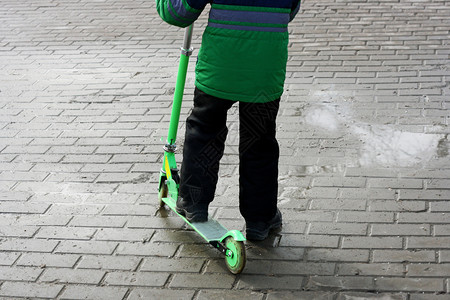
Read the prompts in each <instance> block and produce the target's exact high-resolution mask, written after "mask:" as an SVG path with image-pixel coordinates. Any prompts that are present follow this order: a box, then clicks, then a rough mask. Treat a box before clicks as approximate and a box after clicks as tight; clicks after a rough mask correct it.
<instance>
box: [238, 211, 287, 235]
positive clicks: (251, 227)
mask: <svg viewBox="0 0 450 300" xmlns="http://www.w3.org/2000/svg"><path fill="white" fill-rule="evenodd" d="M281 224H282V219H281V212H280V211H279V210H278V209H277V213H276V214H275V217H273V218H272V219H271V220H269V221H267V222H264V221H258V222H246V223H245V227H246V231H247V240H250V241H262V240H265V239H266V238H267V237H268V236H269V232H270V231H271V230H273V229H277V228H280V227H281Z"/></svg>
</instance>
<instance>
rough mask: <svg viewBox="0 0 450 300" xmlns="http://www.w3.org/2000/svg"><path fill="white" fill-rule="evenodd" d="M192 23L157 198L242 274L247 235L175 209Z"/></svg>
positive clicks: (230, 267)
mask: <svg viewBox="0 0 450 300" xmlns="http://www.w3.org/2000/svg"><path fill="white" fill-rule="evenodd" d="M192 31H193V25H190V26H189V27H187V28H186V31H185V33H184V42H183V47H182V48H181V56H180V63H179V66H178V75H177V82H176V86H175V94H174V99H173V105H172V114H171V116H170V124H169V133H168V137H167V143H166V145H165V146H164V159H163V166H162V168H161V171H160V176H159V189H158V199H159V204H160V206H161V208H162V207H164V206H165V205H167V206H168V207H169V208H170V209H172V210H173V211H174V212H175V213H176V214H177V215H178V216H180V217H181V218H182V219H183V220H184V221H185V222H186V223H187V224H188V225H189V226H190V227H192V228H193V229H194V230H195V231H196V232H197V233H198V234H200V236H201V237H203V238H204V239H205V240H206V241H207V242H208V243H210V244H211V245H212V246H213V247H214V248H216V249H218V250H219V251H220V252H221V253H222V254H223V255H225V264H226V266H227V268H228V270H230V272H231V273H233V274H239V273H241V272H242V270H243V269H244V267H245V262H246V255H245V247H244V241H245V237H244V236H243V234H242V233H241V232H240V231H238V230H230V231H228V230H227V229H226V228H225V227H224V226H223V225H222V224H220V223H219V222H218V221H217V220H214V219H212V218H211V217H208V221H207V222H201V223H200V222H198V223H195V222H192V223H191V222H189V221H188V220H187V219H186V218H185V217H184V216H182V215H180V214H178V213H177V212H176V209H175V207H176V201H177V198H178V189H179V184H180V176H179V172H178V168H177V163H176V161H175V150H176V145H175V140H176V136H177V130H178V122H179V118H180V111H181V102H182V99H183V92H184V86H185V83H186V73H187V67H188V62H189V56H190V55H191V54H192V51H193V49H192V48H191V40H192Z"/></svg>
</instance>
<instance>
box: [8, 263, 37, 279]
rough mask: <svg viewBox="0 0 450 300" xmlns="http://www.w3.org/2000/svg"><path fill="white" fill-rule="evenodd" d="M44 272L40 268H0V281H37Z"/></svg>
mask: <svg viewBox="0 0 450 300" xmlns="http://www.w3.org/2000/svg"><path fill="white" fill-rule="evenodd" d="M42 272H43V270H42V269H40V268H32V267H29V268H24V267H7V266H0V280H2V281H6V280H11V281H36V279H37V278H38V277H39V275H40V274H41V273H42Z"/></svg>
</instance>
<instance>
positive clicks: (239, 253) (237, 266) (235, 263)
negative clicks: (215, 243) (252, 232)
mask: <svg viewBox="0 0 450 300" xmlns="http://www.w3.org/2000/svg"><path fill="white" fill-rule="evenodd" d="M224 244H225V247H226V248H227V249H228V250H227V253H226V255H225V264H226V265H227V268H228V270H230V272H231V273H233V274H239V273H241V272H242V270H244V267H245V263H246V260H247V257H246V254H245V246H244V242H241V241H236V240H235V239H234V238H233V237H231V236H229V237H227V238H226V239H225V241H224Z"/></svg>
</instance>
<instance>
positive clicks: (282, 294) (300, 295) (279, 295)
mask: <svg viewBox="0 0 450 300" xmlns="http://www.w3.org/2000/svg"><path fill="white" fill-rule="evenodd" d="M335 296H336V294H335V293H333V292H289V291H274V292H269V293H268V294H267V300H274V299H279V300H288V299H299V300H308V299H317V300H332V299H334V297H335Z"/></svg>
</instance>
